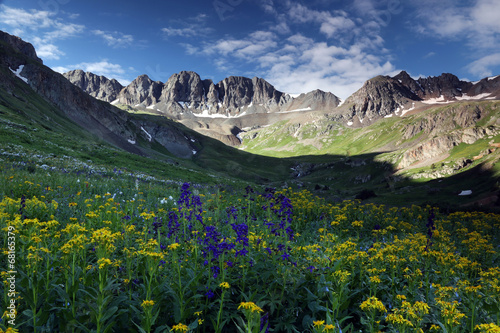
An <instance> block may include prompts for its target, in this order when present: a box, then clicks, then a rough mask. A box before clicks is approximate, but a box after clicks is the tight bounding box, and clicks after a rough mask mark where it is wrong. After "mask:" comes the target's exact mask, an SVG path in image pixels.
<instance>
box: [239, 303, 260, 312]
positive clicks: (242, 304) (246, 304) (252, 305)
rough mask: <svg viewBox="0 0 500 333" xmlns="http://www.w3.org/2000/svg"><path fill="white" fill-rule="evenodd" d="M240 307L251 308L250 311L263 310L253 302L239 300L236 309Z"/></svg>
mask: <svg viewBox="0 0 500 333" xmlns="http://www.w3.org/2000/svg"><path fill="white" fill-rule="evenodd" d="M241 308H243V309H246V310H251V311H252V312H264V310H262V309H261V308H260V307H258V306H257V305H255V303H254V302H241V303H240V305H239V306H238V310H239V309H241Z"/></svg>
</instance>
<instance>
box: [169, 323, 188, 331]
mask: <svg viewBox="0 0 500 333" xmlns="http://www.w3.org/2000/svg"><path fill="white" fill-rule="evenodd" d="M188 330H189V327H187V325H184V324H183V323H178V324H177V325H174V326H173V327H172V329H171V330H170V331H175V332H187V331H188Z"/></svg>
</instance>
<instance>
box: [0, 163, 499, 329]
mask: <svg viewBox="0 0 500 333" xmlns="http://www.w3.org/2000/svg"><path fill="white" fill-rule="evenodd" d="M7 171H8V170H7ZM7 171H5V170H4V171H3V173H2V174H1V177H2V179H0V182H1V184H0V185H2V186H3V188H4V190H3V191H4V192H3V193H4V196H3V197H1V198H0V199H1V200H0V227H1V229H2V232H1V233H0V243H1V246H2V249H3V253H4V255H3V256H2V261H1V271H2V273H1V274H2V280H3V282H4V283H3V285H2V289H1V300H2V311H3V312H4V313H3V317H2V320H1V321H0V328H1V329H2V331H5V330H10V331H11V332H14V331H15V330H14V329H17V330H19V332H273V331H274V332H344V333H345V332H359V331H360V330H361V331H362V332H379V331H382V332H500V328H499V327H500V268H499V267H498V265H499V255H498V250H499V244H500V231H499V230H500V216H499V215H495V214H486V213H479V212H477V213H452V214H448V215H447V214H442V213H440V212H439V210H438V209H435V208H431V207H417V206H414V207H410V208H386V207H384V206H376V205H372V204H361V203H360V202H358V201H345V202H342V203H339V204H331V203H327V202H325V201H324V200H323V199H320V198H318V197H315V196H314V195H312V194H311V193H309V192H307V191H300V192H297V191H293V190H291V189H281V190H277V189H270V188H267V189H259V190H257V189H252V188H250V187H247V188H246V189H241V190H237V189H234V190H231V191H229V190H226V191H224V190H222V189H220V190H219V189H218V188H217V187H203V186H199V185H197V186H194V185H190V184H187V183H185V184H183V185H176V184H169V185H165V184H162V183H155V182H148V181H141V182H138V181H136V180H133V181H130V180H124V179H122V178H120V177H119V176H118V175H115V176H113V177H107V178H105V177H102V178H99V177H96V176H92V177H90V176H88V175H87V176H85V175H75V174H68V175H64V176H63V175H59V176H57V177H56V176H54V177H42V178H40V176H39V175H37V174H30V173H25V174H13V175H12V174H9V173H8V172H7ZM80 178H81V181H80ZM12 277H14V279H13V278H12Z"/></svg>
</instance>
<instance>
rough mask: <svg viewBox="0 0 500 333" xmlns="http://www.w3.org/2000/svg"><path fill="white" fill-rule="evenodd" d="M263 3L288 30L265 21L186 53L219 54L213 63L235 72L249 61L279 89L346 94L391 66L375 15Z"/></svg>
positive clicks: (288, 3) (389, 70)
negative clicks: (362, 16)
mask: <svg viewBox="0 0 500 333" xmlns="http://www.w3.org/2000/svg"><path fill="white" fill-rule="evenodd" d="M261 6H262V8H263V9H264V11H265V12H266V13H268V14H271V15H274V17H275V22H277V23H281V22H285V23H286V24H287V27H288V30H283V31H282V32H277V30H276V29H275V28H274V26H275V25H274V24H273V23H269V28H268V29H267V30H265V29H260V30H258V31H254V32H252V33H249V34H247V35H246V36H244V37H243V38H234V37H231V36H230V35H229V36H228V37H227V38H224V39H219V40H216V41H206V42H204V43H203V44H202V45H201V46H200V47H199V48H195V47H193V46H192V45H186V46H185V47H186V50H187V52H188V53H189V54H195V53H200V54H204V55H209V56H211V57H213V58H215V59H217V60H216V61H214V65H215V66H216V68H217V69H218V70H220V71H221V72H226V73H227V72H229V71H231V73H234V72H235V68H236V71H237V69H238V68H248V66H250V67H251V68H254V71H253V72H252V73H251V74H250V75H256V76H260V77H263V78H264V79H266V80H268V81H269V82H271V83H272V84H273V85H274V86H275V87H276V88H277V89H279V90H281V91H285V92H289V93H301V92H308V91H311V90H314V89H321V90H325V91H330V92H332V93H334V94H336V95H337V96H339V97H341V98H344V99H345V98H347V97H348V96H349V95H351V94H352V93H353V92H354V91H356V90H357V89H359V88H360V87H361V86H362V85H363V83H364V82H365V81H366V80H368V79H370V78H372V77H374V76H377V75H387V74H392V73H394V71H395V67H394V65H392V63H391V62H390V60H391V56H390V54H389V52H388V51H387V50H386V49H384V40H383V39H382V37H381V36H380V34H379V33H380V24H379V23H377V22H376V21H375V19H374V18H371V19H358V18H352V17H349V15H348V14H347V13H346V12H345V11H339V10H337V11H321V10H313V9H310V8H309V7H308V6H306V5H302V4H299V3H296V2H294V1H292V0H288V1H285V2H280V4H279V5H278V2H276V3H275V2H273V1H272V0H262V1H261ZM285 18H286V20H285ZM305 25H307V26H308V29H304V26H305ZM294 31H301V33H296V32H294ZM302 31H303V32H302ZM312 36H314V37H313V38H311V37H312Z"/></svg>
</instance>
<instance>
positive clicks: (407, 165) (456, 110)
mask: <svg viewBox="0 0 500 333" xmlns="http://www.w3.org/2000/svg"><path fill="white" fill-rule="evenodd" d="M0 43H1V59H0V65H1V70H0V80H1V81H0V88H1V89H2V95H3V97H2V103H3V105H4V106H5V107H10V109H11V110H14V109H20V108H19V107H16V106H15V105H14V104H15V103H12V102H11V100H12V98H14V100H17V101H19V100H22V99H24V100H25V102H26V103H30V105H32V106H33V105H35V107H34V108H35V109H36V105H37V103H38V102H34V100H33V101H32V100H31V98H27V97H26V96H35V95H36V96H38V97H37V98H42V99H43V101H44V103H48V105H50V106H51V107H52V108H53V110H55V111H53V112H54V113H53V114H50V115H49V114H45V115H44V117H41V118H40V119H38V118H36V117H35V115H34V114H27V115H26V117H31V119H33V120H35V119H38V121H39V122H42V123H43V122H44V121H43V120H42V119H45V122H46V123H51V122H54V120H55V119H56V116H55V115H58V117H65V119H67V120H68V121H71V123H72V124H74V125H75V126H78V127H79V128H80V129H81V130H83V131H86V132H87V133H90V134H92V135H94V136H96V137H98V138H100V140H103V141H104V142H106V143H108V144H111V145H112V146H114V147H116V148H119V149H121V150H124V151H127V152H130V153H133V154H136V155H140V156H144V157H150V158H152V159H157V160H158V158H160V159H163V160H167V161H169V162H171V163H173V164H175V163H180V164H181V165H185V164H186V163H187V164H189V167H194V166H196V165H198V166H202V168H204V170H211V171H214V172H215V171H217V172H222V173H225V174H227V175H231V176H236V177H240V178H243V179H251V180H253V181H258V182H273V181H275V182H283V181H289V182H290V183H291V184H297V185H298V186H306V187H310V188H316V189H318V188H319V189H321V190H325V189H331V188H337V189H339V190H338V191H336V192H335V191H326V192H327V193H328V194H329V195H332V196H335V197H337V198H342V197H344V196H351V197H353V196H355V195H356V194H357V193H359V191H361V190H362V189H363V188H369V189H373V190H376V191H378V192H379V193H383V192H388V191H389V192H391V191H396V189H397V188H398V187H402V188H411V186H414V185H415V184H416V183H415V180H418V181H419V182H422V181H424V182H425V181H428V180H431V179H436V178H450V177H455V176H457V175H460V174H462V173H463V172H464V171H466V172H468V171H470V170H475V171H471V172H475V173H474V174H475V175H476V174H477V175H479V174H481V175H484V173H478V172H476V171H477V170H482V172H483V171H484V172H486V174H487V177H483V178H484V179H483V180H484V182H476V185H477V186H476V187H478V186H481V188H480V189H479V188H478V189H476V190H475V191H474V193H479V194H478V197H477V198H476V199H481V198H482V197H491V196H492V193H493V194H494V195H496V193H497V192H496V191H497V190H498V189H497V188H496V181H495V179H496V178H495V177H497V175H498V172H497V167H496V162H497V160H498V151H497V147H498V144H499V142H500V138H499V133H500V132H499V120H498V114H499V113H498V111H499V109H498V108H499V102H498V99H499V96H500V76H496V77H489V78H484V79H482V80H480V81H478V82H468V81H463V80H460V79H458V78H457V77H456V76H454V75H452V74H442V75H440V76H437V77H427V78H418V79H413V78H412V77H411V76H410V75H409V74H408V73H406V72H404V71H403V72H401V73H399V74H398V75H396V76H394V77H391V76H377V77H375V78H372V79H370V80H368V81H366V83H365V84H364V85H363V86H362V87H361V88H360V89H359V90H358V91H356V92H355V93H354V94H352V95H351V96H350V97H348V98H347V99H346V100H345V101H341V100H340V99H339V98H338V97H337V96H335V95H334V94H333V93H331V92H324V91H321V90H314V91H311V92H308V93H303V94H300V95H293V96H292V95H290V94H287V93H285V92H281V91H279V90H277V89H276V88H275V87H274V86H273V85H272V84H270V83H269V82H267V81H265V80H264V79H262V78H257V77H254V78H247V77H241V76H230V77H228V78H225V79H223V80H221V81H220V82H218V83H214V82H213V81H212V80H208V79H202V78H201V77H200V76H199V75H198V74H197V73H195V72H192V71H182V72H179V73H175V74H172V75H171V76H170V78H168V79H167V80H166V81H165V82H161V81H153V80H151V79H150V78H149V77H148V76H147V75H140V76H138V77H137V78H136V79H135V80H133V81H132V82H131V83H130V84H129V85H127V86H123V85H121V84H120V83H119V82H118V81H116V80H114V79H110V78H106V77H103V76H98V75H95V74H93V73H89V72H84V71H82V70H79V69H76V70H73V71H70V72H67V73H65V74H64V75H61V74H59V73H55V72H54V71H52V70H51V69H50V68H48V67H46V66H44V65H43V62H42V60H41V59H39V58H38V57H37V55H36V51H35V49H34V48H33V46H32V45H31V44H29V43H26V42H24V41H22V40H21V39H19V38H17V37H15V36H11V35H9V34H6V33H3V32H2V33H0ZM16 103H17V102H16ZM19 103H20V102H19ZM51 112H52V111H51ZM65 124H66V123H65ZM71 126H73V125H71ZM60 127H61V128H63V127H66V128H67V127H68V126H67V125H64V126H63V125H61V126H60ZM213 139H215V140H213ZM231 146H232V147H237V148H238V149H234V148H232V147H231ZM284 158H286V159H284ZM270 165H272V166H273V167H272V168H269V166H270ZM250 175H251V176H250ZM478 177H479V176H478ZM481 177H482V176H481ZM492 177H493V178H492ZM467 179H468V178H467ZM407 182H409V183H407ZM485 183H489V184H490V185H488V186H484V184H485ZM426 184H427V183H426ZM459 184H463V182H462V181H460V182H459ZM472 185H474V184H471V185H469V184H467V185H460V186H461V187H471V186H472ZM426 186H428V187H427V188H423V189H422V190H424V191H426V192H428V191H431V192H432V193H438V192H440V193H443V191H444V190H443V189H442V188H441V187H442V186H440V187H439V188H438V189H434V188H433V186H431V185H429V184H427V185H426ZM429 186H430V187H429ZM458 188H459V186H458V185H456V186H452V187H451V189H450V190H449V191H448V192H447V193H448V194H449V195H455V194H454V193H455V192H457V191H458V192H460V191H459V190H458ZM332 192H333V194H332ZM407 192H408V193H409V192H413V191H407ZM401 193H402V192H401V191H400V192H398V195H400V194H401ZM408 195H410V194H408Z"/></svg>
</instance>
